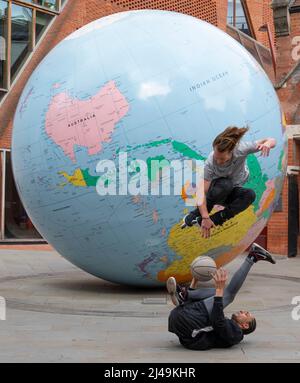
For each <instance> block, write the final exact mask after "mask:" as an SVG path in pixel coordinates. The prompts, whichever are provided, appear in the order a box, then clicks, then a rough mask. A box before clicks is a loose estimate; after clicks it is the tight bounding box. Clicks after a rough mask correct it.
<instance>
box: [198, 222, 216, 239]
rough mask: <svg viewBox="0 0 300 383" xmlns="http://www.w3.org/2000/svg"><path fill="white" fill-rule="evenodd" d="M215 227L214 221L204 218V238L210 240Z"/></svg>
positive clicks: (202, 230)
mask: <svg viewBox="0 0 300 383" xmlns="http://www.w3.org/2000/svg"><path fill="white" fill-rule="evenodd" d="M213 227H215V224H214V223H213V221H212V220H211V219H210V218H209V217H208V218H202V222H201V233H202V237H204V238H209V237H210V230H211V229H212V228H213Z"/></svg>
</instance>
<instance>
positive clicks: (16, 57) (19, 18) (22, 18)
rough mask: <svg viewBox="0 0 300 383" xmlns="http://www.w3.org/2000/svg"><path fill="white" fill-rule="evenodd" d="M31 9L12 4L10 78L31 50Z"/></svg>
mask: <svg viewBox="0 0 300 383" xmlns="http://www.w3.org/2000/svg"><path fill="white" fill-rule="evenodd" d="M31 35H32V9H30V8H26V7H21V6H19V5H16V4H12V13H11V78H12V79H13V78H14V76H15V75H16V73H17V72H18V69H19V68H20V67H21V65H22V64H23V62H24V60H25V59H26V57H27V56H28V54H29V53H30V51H31V47H32V44H31Z"/></svg>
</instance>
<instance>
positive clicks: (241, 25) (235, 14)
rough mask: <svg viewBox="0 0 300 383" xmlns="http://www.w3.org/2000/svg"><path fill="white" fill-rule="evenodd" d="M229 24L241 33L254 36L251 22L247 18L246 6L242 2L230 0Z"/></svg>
mask: <svg viewBox="0 0 300 383" xmlns="http://www.w3.org/2000/svg"><path fill="white" fill-rule="evenodd" d="M227 24H230V25H232V26H234V27H236V28H237V29H239V30H240V31H242V32H244V33H246V34H247V35H249V36H251V37H254V36H252V32H251V29H250V26H249V22H248V20H247V17H246V13H245V10H244V5H243V3H242V1H241V0H228V14H227Z"/></svg>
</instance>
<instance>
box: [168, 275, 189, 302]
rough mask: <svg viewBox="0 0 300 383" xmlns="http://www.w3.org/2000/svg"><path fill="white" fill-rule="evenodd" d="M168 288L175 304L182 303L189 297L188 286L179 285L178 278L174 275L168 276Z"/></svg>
mask: <svg viewBox="0 0 300 383" xmlns="http://www.w3.org/2000/svg"><path fill="white" fill-rule="evenodd" d="M167 290H168V293H169V294H170V297H171V300H172V302H173V304H174V305H175V306H179V305H181V304H182V303H183V302H184V301H185V300H186V298H187V294H188V291H187V288H186V287H181V286H180V285H177V283H176V279H175V278H174V277H170V278H168V280H167Z"/></svg>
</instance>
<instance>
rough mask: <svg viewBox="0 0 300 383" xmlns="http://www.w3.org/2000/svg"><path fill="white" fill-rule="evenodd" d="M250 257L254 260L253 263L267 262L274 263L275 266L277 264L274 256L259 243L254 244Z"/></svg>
mask: <svg viewBox="0 0 300 383" xmlns="http://www.w3.org/2000/svg"><path fill="white" fill-rule="evenodd" d="M248 257H249V258H250V259H252V261H253V262H258V261H266V262H270V263H272V264H273V265H275V263H276V261H275V259H274V258H273V257H272V255H271V254H270V253H269V252H268V251H267V250H266V249H264V248H263V247H261V246H259V245H258V244H257V243H253V244H252V246H251V249H250V251H249V254H248Z"/></svg>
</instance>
